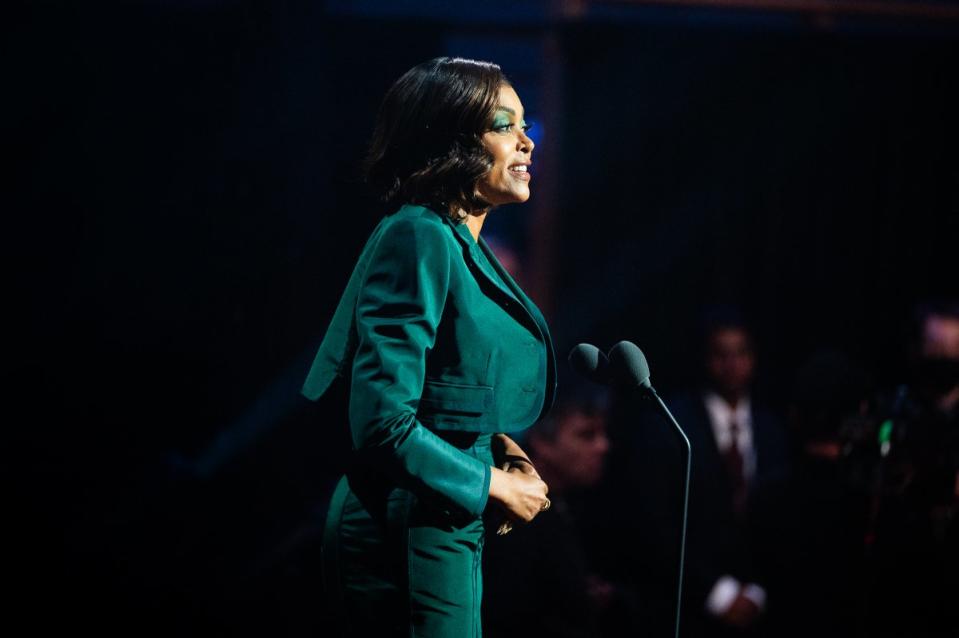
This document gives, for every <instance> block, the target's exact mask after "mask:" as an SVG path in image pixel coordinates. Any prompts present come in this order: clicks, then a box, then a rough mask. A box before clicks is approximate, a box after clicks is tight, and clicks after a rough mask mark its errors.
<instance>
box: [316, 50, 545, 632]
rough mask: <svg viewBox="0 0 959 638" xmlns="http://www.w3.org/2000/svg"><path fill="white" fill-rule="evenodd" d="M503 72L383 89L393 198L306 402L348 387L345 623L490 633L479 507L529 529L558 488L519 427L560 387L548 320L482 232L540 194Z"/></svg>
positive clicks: (340, 598)
mask: <svg viewBox="0 0 959 638" xmlns="http://www.w3.org/2000/svg"><path fill="white" fill-rule="evenodd" d="M526 129H527V127H526V124H525V122H524V120H523V106H522V104H521V103H520V101H519V97H518V96H517V95H516V92H515V91H514V90H513V88H512V86H510V84H509V82H508V81H507V80H506V78H505V77H504V75H503V74H502V72H501V71H500V69H499V67H498V66H496V65H494V64H489V63H485V62H476V61H472V60H463V59H456V58H454V59H451V58H438V59H435V60H431V61H430V62H426V63H424V64H421V65H419V66H417V67H414V68H413V69H411V70H410V71H408V72H407V73H406V74H404V75H403V76H402V77H401V78H400V79H399V80H397V82H396V83H395V84H394V85H393V87H392V88H391V89H390V90H389V92H388V93H387V95H386V97H385V98H384V101H383V104H382V106H381V108H380V112H379V115H378V118H377V123H376V128H375V131H374V134H373V140H372V144H371V148H370V154H369V157H368V160H367V177H368V180H369V182H370V183H371V185H372V186H373V187H374V188H376V189H377V190H378V191H379V192H380V194H381V195H382V196H383V198H384V199H385V200H386V201H387V203H389V204H390V205H392V206H394V207H396V206H398V207H399V209H398V210H396V211H395V212H393V213H392V214H390V215H387V216H386V217H385V218H384V219H383V220H382V221H381V222H380V224H379V225H378V226H377V228H376V229H375V230H374V231H373V234H372V236H371V237H370V239H369V241H368V242H367V244H366V247H365V248H364V249H363V252H362V254H361V255H360V258H359V262H358V264H357V266H356V268H355V270H354V272H353V275H352V276H351V278H350V281H349V284H348V285H347V289H346V292H345V293H344V295H343V298H342V299H341V301H340V304H339V306H338V308H337V310H336V313H335V314H334V317H333V320H332V322H331V324H330V327H329V329H328V331H327V334H326V337H325V338H324V340H323V343H322V345H321V346H320V349H319V353H318V354H317V357H316V360H315V361H314V363H313V367H312V369H311V370H310V374H309V376H308V378H307V380H306V384H305V386H304V390H303V391H304V394H305V395H306V396H307V397H309V398H311V399H314V400H316V399H318V398H319V397H320V396H322V395H323V394H324V393H325V392H326V391H327V390H328V388H329V387H330V386H331V384H332V383H333V382H334V381H335V380H336V379H343V380H344V381H346V382H348V384H349V393H350V401H349V405H350V407H349V424H350V431H351V434H352V439H353V448H354V451H353V459H352V462H351V469H350V471H349V472H348V473H347V475H346V476H344V477H343V478H342V479H341V480H340V483H339V485H338V486H337V489H336V492H335V493H334V496H333V499H332V502H331V504H330V512H329V514H328V517H327V524H326V532H325V537H324V550H323V551H324V563H325V568H326V579H327V583H328V589H329V590H330V592H329V593H330V594H331V595H332V596H334V597H335V600H334V603H333V604H334V608H335V609H337V610H339V611H341V612H342V616H343V617H342V621H343V623H344V627H343V629H344V631H345V633H347V634H349V635H357V636H365V635H377V636H392V635H402V636H407V635H415V636H450V637H456V638H463V637H470V636H477V637H478V636H480V635H481V630H480V621H479V612H480V598H481V593H482V580H481V575H480V558H481V552H482V548H483V537H484V533H485V526H484V520H483V516H484V513H485V514H486V515H487V516H486V518H487V521H488V522H489V521H490V520H492V519H491V517H496V516H498V517H499V521H497V522H496V523H497V524H499V523H500V522H502V521H503V520H505V521H506V526H505V527H503V528H502V529H503V530H506V529H508V525H509V524H510V523H512V522H529V521H531V520H532V519H533V517H535V516H536V514H537V513H538V512H540V511H542V510H543V509H545V508H546V507H548V506H549V500H548V499H547V497H546V492H547V487H546V484H545V483H543V481H542V480H541V479H540V478H539V475H538V474H537V473H536V470H535V469H534V468H533V466H532V464H531V463H530V462H529V459H528V458H526V455H525V454H524V453H523V451H522V450H521V449H520V448H519V446H517V445H516V444H515V443H514V442H513V441H512V440H511V439H510V438H509V437H508V436H507V435H506V433H508V432H515V431H517V430H520V429H523V428H526V427H528V426H530V425H531V424H532V423H533V422H534V421H536V420H537V419H538V418H540V417H541V416H543V415H544V414H545V412H546V411H547V410H548V409H549V406H550V405H551V403H552V398H553V394H554V391H555V378H556V375H555V364H554V357H553V351H552V345H551V343H550V338H549V333H548V331H547V328H546V323H545V321H544V319H543V317H542V315H541V314H540V312H539V311H538V310H537V309H536V307H535V306H534V305H533V303H532V302H531V301H530V300H529V298H527V297H526V295H525V294H523V292H522V291H521V290H520V289H519V287H518V286H517V285H516V283H515V282H514V281H513V279H512V278H511V277H510V276H509V274H508V273H507V272H506V271H505V270H504V269H503V268H502V266H501V265H500V264H499V262H498V261H497V260H496V258H495V257H494V256H493V254H492V252H491V251H490V250H489V247H488V246H487V245H486V243H485V242H484V241H483V240H482V239H481V238H480V230H481V228H482V226H483V222H484V220H485V219H486V215H487V214H488V212H489V210H490V209H491V208H492V207H494V206H499V205H502V204H508V203H512V202H523V201H526V200H527V199H528V198H529V183H530V174H529V171H528V168H529V166H530V164H531V156H532V152H533V146H534V144H533V141H532V140H531V139H530V138H529V137H528V136H527V135H526Z"/></svg>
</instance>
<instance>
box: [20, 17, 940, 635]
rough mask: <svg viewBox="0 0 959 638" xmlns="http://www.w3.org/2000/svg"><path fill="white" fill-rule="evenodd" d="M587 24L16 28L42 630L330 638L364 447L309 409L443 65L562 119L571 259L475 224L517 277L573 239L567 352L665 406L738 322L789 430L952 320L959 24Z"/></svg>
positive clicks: (906, 20) (560, 169)
mask: <svg viewBox="0 0 959 638" xmlns="http://www.w3.org/2000/svg"><path fill="white" fill-rule="evenodd" d="M558 4H563V3H558ZM575 4H577V3H566V5H567V9H569V7H570V6H573V5H575ZM579 4H581V5H582V10H579V9H576V7H575V6H573V8H572V9H569V10H568V11H565V12H563V11H559V12H557V11H556V10H555V8H544V6H546V5H549V3H534V2H528V3H519V5H518V6H517V7H516V8H515V12H514V13H512V14H510V13H505V12H503V11H501V10H505V8H508V7H509V6H510V5H506V4H504V5H502V6H501V5H500V4H499V3H493V4H492V5H490V6H488V7H486V8H485V9H482V10H480V9H477V8H475V7H472V6H470V7H467V6H466V5H459V4H457V3H448V6H447V7H446V8H445V9H440V8H438V7H439V5H436V4H435V3H419V4H417V3H412V5H411V6H412V7H413V8H412V9H408V10H394V9H392V8H390V3H381V2H364V3H358V6H357V8H353V9H351V8H349V3H338V2H331V3H326V4H323V3H313V2H292V1H291V2H255V1H252V0H248V1H239V0H237V1H228V0H222V1H219V2H216V1H213V0H210V1H206V2H200V1H193V2H191V1H186V0H180V1H178V2H173V3H162V2H147V1H142V2H116V3H104V2H100V3H80V4H76V5H74V4H72V3H71V4H67V3H63V4H60V3H48V2H37V3H32V2H31V3H16V4H13V5H12V6H10V7H8V8H7V9H6V10H5V13H6V14H7V19H5V20H4V22H5V23H6V31H7V34H6V35H5V36H4V38H3V44H2V54H3V55H2V58H3V67H4V70H5V73H4V78H5V80H4V84H5V88H4V91H3V93H4V95H5V99H4V104H3V107H2V113H3V122H2V127H3V138H4V148H5V150H6V151H7V155H8V158H9V160H10V161H9V164H8V166H9V168H8V169H7V171H5V176H4V179H3V182H4V183H6V184H7V186H6V187H5V188H4V196H3V199H4V206H3V208H4V212H5V213H6V214H5V216H4V217H5V218H6V219H7V221H8V229H7V232H6V233H4V239H5V241H4V243H5V244H6V246H7V250H6V251H5V254H6V256H7V259H8V260H9V264H8V267H7V271H8V273H9V274H11V275H12V285H11V286H10V288H8V290H11V291H12V295H11V297H10V298H9V299H8V302H9V303H8V304H5V305H6V307H7V312H6V314H7V317H8V319H9V321H10V323H9V326H10V327H9V328H8V332H7V336H8V341H7V342H8V349H9V351H10V352H11V353H12V354H11V356H10V357H8V361H7V363H8V365H6V366H4V368H5V377H6V378H5V386H6V389H7V392H8V393H9V396H10V398H11V400H10V401H9V403H8V410H7V418H6V419H5V421H6V423H7V426H6V428H5V431H6V433H7V437H6V438H7V443H6V444H5V445H4V446H3V450H4V452H3V456H4V457H6V458H5V462H4V469H3V471H4V474H5V478H4V483H5V485H7V486H8V487H10V488H12V490H11V491H12V498H11V500H9V501H8V504H9V505H10V507H9V509H8V517H5V518H8V524H7V527H8V531H9V532H12V538H11V540H10V541H9V542H8V543H7V552H8V555H9V559H10V563H11V564H12V565H13V569H12V571H11V572H10V574H11V576H10V578H11V582H12V583H13V584H14V589H15V591H16V592H17V594H16V596H15V598H14V600H13V607H14V608H15V609H18V610H19V611H22V612H24V617H25V618H29V622H30V623H31V624H32V625H33V626H34V628H35V629H36V631H37V632H40V631H41V630H42V629H44V628H47V627H52V626H54V625H61V624H65V625H67V626H73V627H86V626H89V627H95V628H99V629H100V630H101V631H103V632H105V633H121V632H122V633H129V632H131V631H133V632H135V633H151V632H154V631H155V632H156V633H170V632H176V633H177V634H180V635H189V634H192V633H197V634H199V633H210V632H212V633H216V634H221V633H222V634H224V635H243V634H246V633H249V634H251V635H252V634H254V633H257V632H260V631H269V632H270V633H272V634H274V635H284V634H288V635H301V634H302V635H307V634H309V633H310V632H311V631H314V632H315V631H319V630H318V629H317V628H318V627H320V626H321V618H322V612H317V611H316V610H317V609H322V597H321V594H320V590H319V584H318V576H317V572H316V566H317V555H318V541H319V526H320V525H321V523H322V516H323V514H324V511H325V510H324V507H325V499H326V498H327V496H328V491H329V489H330V487H331V482H332V481H333V480H334V478H335V477H336V476H337V473H338V472H339V470H340V469H341V466H342V455H341V452H342V449H343V445H344V442H343V437H344V436H345V432H344V428H343V426H342V424H341V423H331V422H330V419H329V418H328V417H327V415H328V414H330V413H331V411H332V410H331V409H330V407H329V406H322V405H321V406H313V405H310V404H309V403H308V402H306V401H305V400H303V399H301V398H300V397H299V396H298V394H297V391H298V388H299V385H300V383H301V382H302V379H303V377H304V375H305V371H306V368H307V366H308V365H309V362H310V360H311V357H312V354H313V352H314V350H315V347H316V346H317V344H318V342H319V339H320V338H321V337H322V333H323V329H324V328H325V326H326V322H327V321H328V320H329V317H330V316H331V314H332V310H333V308H334V307H335V304H336V302H337V299H338V295H339V293H340V291H341V290H342V288H343V286H344V285H345V282H346V279H347V277H348V276H349V271H350V268H351V267H352V264H353V261H354V259H355V257H356V255H357V254H358V252H359V250H360V248H361V246H362V244H363V242H364V240H365V238H366V235H367V234H368V232H369V231H370V230H371V228H372V226H373V225H374V224H375V222H376V220H377V219H378V216H379V215H381V214H382V213H383V212H384V211H383V210H382V208H381V207H380V205H379V204H378V203H377V202H375V201H373V200H372V199H371V198H370V197H369V196H368V195H367V194H366V192H365V190H364V187H363V185H362V182H361V180H360V178H359V176H358V165H359V162H360V160H361V158H362V155H363V152H364V149H365V145H366V141H367V138H368V135H369V133H370V131H371V126H372V121H373V118H374V115H375V112H376V108H377V106H378V103H379V100H380V97H381V96H382V94H383V93H384V92H385V90H386V88H387V87H388V86H389V84H390V83H391V82H392V81H393V80H394V79H395V78H396V77H398V76H399V75H400V74H401V73H402V72H404V71H405V70H407V69H408V68H409V67H411V66H413V65H414V64H416V63H419V62H421V61H424V60H426V59H429V58H431V57H435V56H437V55H452V54H463V55H467V56H475V57H487V58H490V59H493V60H494V61H496V62H498V63H499V64H501V65H502V66H503V68H504V70H505V71H506V72H507V74H508V75H510V76H511V77H513V79H514V82H515V83H516V85H517V90H518V92H519V93H520V96H521V97H522V98H523V99H524V101H525V102H526V106H527V110H528V111H529V113H530V115H531V116H532V117H533V119H535V118H536V117H537V112H538V111H543V110H545V109H547V108H549V109H553V112H554V113H557V114H558V115H557V116H556V117H558V119H557V120H556V121H558V122H559V124H560V127H559V129H558V130H556V129H553V130H549V129H546V130H541V131H540V133H539V135H540V136H541V137H540V139H539V140H538V142H539V144H540V146H541V148H543V146H544V145H548V144H550V143H551V140H552V141H555V142H556V143H557V144H558V145H559V147H558V149H555V150H554V152H555V157H556V158H557V162H556V164H555V167H554V170H553V172H552V173H551V174H550V173H545V174H544V173H540V174H538V175H537V176H536V180H535V181H534V187H533V190H534V197H535V196H536V187H537V183H538V184H549V185H550V186H551V189H552V190H553V192H554V195H553V197H552V199H551V200H550V202H549V204H550V210H551V213H550V214H549V215H548V216H547V217H545V218H544V217H543V216H539V217H537V218H536V219H537V221H538V223H549V224H550V225H551V229H550V230H551V233H545V234H544V233H543V232H542V230H543V229H542V228H538V227H536V225H535V224H534V223H531V222H530V221H529V220H530V219H531V218H530V216H529V214H528V211H529V209H530V206H531V205H532V204H527V205H523V206H514V207H508V208H505V209H503V210H501V211H497V212H495V213H494V216H495V217H494V219H492V220H491V222H490V225H489V228H490V232H491V233H498V234H499V235H500V236H501V237H504V238H507V239H508V240H509V242H510V243H511V244H512V245H513V246H514V248H515V250H516V251H517V252H518V253H519V254H520V256H521V258H522V257H523V256H524V254H526V252H527V251H528V250H531V248H530V246H532V245H533V243H534V242H536V241H543V237H544V235H545V236H550V235H551V236H553V237H555V244H554V255H555V257H554V260H553V262H552V266H551V269H550V270H548V271H545V272H543V271H539V272H538V273H537V277H538V279H537V281H535V282H532V283H533V288H534V289H536V290H548V291H549V297H548V303H544V306H545V308H544V310H545V311H546V314H547V318H548V319H549V320H550V323H551V326H552V328H553V331H554V341H555V343H556V346H557V351H558V352H560V353H565V352H567V351H568V349H569V347H570V346H572V345H573V344H574V343H576V342H577V341H581V340H586V341H591V342H594V343H597V344H599V345H601V346H604V347H606V346H609V345H611V344H612V343H614V342H615V341H617V340H619V339H632V340H634V341H636V342H637V343H639V344H640V345H641V346H642V347H643V348H644V349H645V351H646V353H647V355H648V357H649V359H650V361H651V363H652V366H653V375H654V380H656V381H657V387H660V388H661V389H662V388H666V389H669V388H671V387H678V386H681V385H683V384H686V383H688V382H689V381H690V380H691V378H692V377H694V376H695V373H696V364H695V354H696V345H697V334H698V332H697V331H698V326H699V323H698V322H699V320H700V317H701V315H702V311H703V309H704V308H706V307H707V306H710V305H712V304H717V303H732V304H737V305H740V306H741V307H743V308H744V309H745V311H746V312H747V314H748V316H749V317H750V318H751V319H752V321H753V324H754V326H755V328H756V332H757V335H758V343H759V348H760V357H761V370H762V375H761V384H762V386H763V388H764V389H765V391H766V394H767V395H768V396H769V397H770V398H771V399H772V400H773V401H774V402H778V403H779V404H782V403H784V402H785V401H786V400H787V398H788V396H789V391H790V386H791V384H792V381H793V378H794V375H795V371H796V369H797V368H798V367H799V366H800V365H801V364H802V363H803V362H804V361H806V360H807V359H808V358H809V357H810V356H811V355H812V354H813V353H815V352H817V351H819V350H822V349H824V348H828V349H833V350H839V351H841V352H844V353H846V354H848V355H849V356H850V357H852V358H853V359H854V360H856V361H857V362H859V363H860V364H861V365H862V366H863V367H865V368H866V369H867V370H868V371H869V372H870V374H871V375H873V376H874V378H875V379H876V380H877V384H878V385H879V386H882V385H884V384H885V385H891V384H894V383H896V382H898V381H900V380H901V378H902V374H903V373H902V370H903V366H904V362H905V360H906V337H907V333H908V326H909V319H910V311H911V308H912V306H913V305H914V304H915V303H916V302H918V301H921V300H923V299H926V298H929V297H941V296H948V295H953V296H954V295H955V294H956V293H957V284H956V280H957V277H956V267H955V245H956V239H957V237H959V154H957V152H956V149H957V148H959V118H957V117H956V113H959V92H957V90H956V78H957V73H956V70H957V69H959V46H957V36H959V21H957V20H956V19H955V18H942V17H939V18H938V19H935V20H931V19H927V18H923V17H921V16H919V17H916V16H905V17H903V16H899V17H895V16H893V17H876V16H869V15H858V14H852V15H844V14H841V13H840V14H837V15H830V16H825V17H824V16H821V15H812V14H808V13H805V12H801V11H800V12H795V13H789V12H786V13H783V12H773V11H763V10H758V9H757V10H750V11H746V10H729V11H722V10H718V9H705V8H695V7H692V8H690V7H686V8H682V7H679V8H669V7H661V6H648V5H646V4H645V3H632V4H630V3H618V4H617V3H611V4H609V5H606V4H603V3H579ZM404 11H406V12H405V13H404ZM543 38H550V39H551V41H552V42H554V43H555V44H556V45H557V46H556V47H554V48H553V49H551V51H552V53H551V54H550V55H548V56H543V55H539V54H537V55H532V56H531V55H527V53H528V52H529V51H535V52H539V51H541V50H542V48H541V47H540V44H539V43H540V41H541V40H542V39H543ZM545 65H552V67H551V68H552V69H554V70H556V69H558V70H559V71H558V72H559V74H560V75H561V78H562V83H561V90H560V97H561V99H560V101H559V103H558V104H557V103H550V104H546V103H545V102H546V98H545V97H544V95H545V94H544V93H543V91H542V90H541V89H540V85H539V84H538V78H539V77H540V76H542V75H543V73H544V72H545V71H544V68H541V67H545ZM544 219H545V220H546V222H543V220H544ZM318 601H319V602H318ZM278 619H279V620H278Z"/></svg>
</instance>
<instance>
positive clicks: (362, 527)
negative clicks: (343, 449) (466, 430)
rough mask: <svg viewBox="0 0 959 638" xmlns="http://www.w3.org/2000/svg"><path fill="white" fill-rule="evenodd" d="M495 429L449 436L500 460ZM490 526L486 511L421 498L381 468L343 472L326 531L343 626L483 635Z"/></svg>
mask: <svg viewBox="0 0 959 638" xmlns="http://www.w3.org/2000/svg"><path fill="white" fill-rule="evenodd" d="M490 438H491V435H490V434H479V435H477V434H468V435H466V436H463V435H462V434H460V435H459V436H451V437H450V442H451V443H454V445H457V447H460V448H461V449H463V450H464V451H465V452H467V453H468V454H471V455H472V456H474V457H476V458H478V459H480V460H482V461H484V462H486V463H489V464H492V463H493V457H492V453H491V451H490ZM484 535H485V529H484V526H483V521H482V519H478V518H470V517H467V516H464V515H458V514H456V513H453V512H450V511H448V510H446V509H444V508H443V507H442V506H440V505H439V504H437V503H435V502H428V501H426V500H424V499H420V498H418V497H417V496H416V495H414V494H413V493H411V492H410V491H408V490H406V489H403V488H400V487H398V486H396V485H395V484H392V483H391V482H390V481H389V480H387V479H385V478H384V477H382V476H378V475H377V474H376V473H375V471H371V470H369V469H367V470H365V471H357V472H351V473H350V474H348V475H346V476H344V477H342V478H341V479H340V482H339V483H338V485H337V487H336V491H335V492H334V494H333V498H332V500H331V502H330V510H329V513H328V515H327V519H326V528H325V532H324V541H323V563H324V580H325V583H326V589H327V595H328V596H330V597H331V602H332V604H333V608H334V609H335V610H336V611H337V612H338V615H339V618H338V620H339V624H340V633H341V635H344V636H351V637H352V636H382V637H384V638H385V637H393V636H397V637H399V636H402V637H403V638H481V636H482V628H481V623H480V602H481V598H482V591H483V578H482V570H481V562H482V560H481V559H482V551H483V541H484Z"/></svg>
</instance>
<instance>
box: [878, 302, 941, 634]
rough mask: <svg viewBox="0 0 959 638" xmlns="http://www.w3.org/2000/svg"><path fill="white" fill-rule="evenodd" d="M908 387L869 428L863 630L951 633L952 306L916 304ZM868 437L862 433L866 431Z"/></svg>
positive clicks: (885, 402) (882, 407)
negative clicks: (870, 469)
mask: <svg viewBox="0 0 959 638" xmlns="http://www.w3.org/2000/svg"><path fill="white" fill-rule="evenodd" d="M913 328H914V329H913V335H912V343H911V344H910V352H909V359H910V360H909V376H910V379H909V383H908V384H904V385H900V386H898V387H897V388H896V389H895V390H894V391H893V392H892V393H891V396H884V397H880V398H879V400H877V401H876V404H875V406H873V409H872V411H871V417H872V418H871V419H870V420H869V421H868V423H870V424H871V425H872V426H873V429H872V430H871V432H872V434H873V435H874V437H875V438H873V441H875V443H873V446H874V449H875V447H878V450H876V451H875V453H874V458H876V459H877V460H876V462H875V464H874V468H873V472H872V474H871V479H872V486H871V488H872V489H871V490H870V494H869V497H870V501H871V504H870V515H869V520H868V526H867V541H868V542H867V545H866V560H867V565H866V567H867V574H866V583H865V591H864V600H865V602H864V605H863V612H862V616H863V617H862V626H863V632H864V633H867V634H869V635H876V636H883V637H896V638H899V637H902V638H905V637H907V636H908V637H910V638H915V637H926V636H930V637H931V636H936V637H939V636H942V637H945V636H955V635H956V628H957V626H959V615H957V611H956V604H955V601H956V599H957V597H959V580H957V578H959V577H957V572H959V525H957V522H956V520H957V514H959V507H957V505H959V304H957V303H955V302H946V303H941V302H940V303H932V304H924V305H922V306H920V307H919V308H918V309H917V311H916V313H915V317H914V324H913ZM867 431H869V430H867Z"/></svg>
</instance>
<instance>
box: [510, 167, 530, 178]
mask: <svg viewBox="0 0 959 638" xmlns="http://www.w3.org/2000/svg"><path fill="white" fill-rule="evenodd" d="M509 174H510V175H512V176H513V178H514V179H518V180H522V181H524V182H528V181H529V180H530V179H531V178H532V175H530V174H529V164H514V165H513V166H510V167H509Z"/></svg>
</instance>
